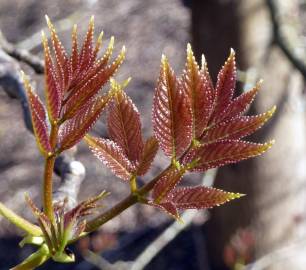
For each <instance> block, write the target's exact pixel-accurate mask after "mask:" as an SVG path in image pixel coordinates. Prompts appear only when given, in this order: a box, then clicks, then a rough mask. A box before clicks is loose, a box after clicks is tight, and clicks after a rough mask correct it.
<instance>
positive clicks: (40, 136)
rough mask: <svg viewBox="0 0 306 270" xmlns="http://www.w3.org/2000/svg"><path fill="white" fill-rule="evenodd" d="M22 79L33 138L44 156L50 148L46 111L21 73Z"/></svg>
mask: <svg viewBox="0 0 306 270" xmlns="http://www.w3.org/2000/svg"><path fill="white" fill-rule="evenodd" d="M22 79H23V83H24V86H25V90H26V93H27V97H28V102H29V105H30V111H31V117H32V124H33V129H34V134H35V139H36V142H37V145H38V148H39V150H40V151H41V153H42V154H43V155H44V156H47V155H48V154H49V153H50V152H51V151H52V150H51V145H50V141H49V128H48V122H47V121H48V120H47V113H46V110H45V107H44V105H43V103H42V102H41V100H40V98H39V97H38V96H37V94H36V93H35V92H34V90H33V89H32V87H31V85H30V82H29V80H28V78H26V76H25V75H24V73H22Z"/></svg>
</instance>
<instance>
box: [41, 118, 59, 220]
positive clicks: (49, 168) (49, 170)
mask: <svg viewBox="0 0 306 270" xmlns="http://www.w3.org/2000/svg"><path fill="white" fill-rule="evenodd" d="M57 135H58V125H57V123H53V124H52V125H51V132H50V145H51V149H52V150H53V152H52V153H51V155H50V156H48V157H47V158H46V160H45V171H44V184H43V208H44V213H45V214H46V215H47V216H48V217H49V219H50V220H51V221H54V211H53V198H52V193H53V179H52V177H53V169H54V163H55V159H56V155H55V154H54V152H55V147H56V142H57Z"/></svg>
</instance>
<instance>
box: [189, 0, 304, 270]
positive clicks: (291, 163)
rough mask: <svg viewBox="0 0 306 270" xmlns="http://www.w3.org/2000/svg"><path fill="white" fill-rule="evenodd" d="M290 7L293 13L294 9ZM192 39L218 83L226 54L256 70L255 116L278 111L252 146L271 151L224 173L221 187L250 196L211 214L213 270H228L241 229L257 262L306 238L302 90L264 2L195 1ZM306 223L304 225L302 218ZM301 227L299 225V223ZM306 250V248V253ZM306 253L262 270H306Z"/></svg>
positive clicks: (301, 251) (241, 65)
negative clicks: (226, 258)
mask: <svg viewBox="0 0 306 270" xmlns="http://www.w3.org/2000/svg"><path fill="white" fill-rule="evenodd" d="M294 4H295V1H292V2H291V4H290V5H294ZM192 10H193V12H192V13H193V15H192V22H193V26H192V32H193V42H194V48H195V49H196V55H197V56H199V55H200V53H202V52H204V53H205V56H206V58H207V60H208V65H209V67H210V70H211V71H212V73H213V77H214V78H215V77H216V73H217V70H218V68H220V66H221V64H222V63H223V62H224V59H225V58H226V56H227V54H228V52H229V48H230V47H233V48H234V49H235V50H236V52H237V62H238V68H239V69H241V70H246V69H247V68H250V67H253V68H255V70H256V72H257V74H258V77H259V78H263V79H264V84H263V87H262V88H263V89H262V90H261V92H260V93H259V95H258V97H257V99H256V101H255V103H254V105H253V106H252V110H251V113H261V112H264V111H266V110H268V109H270V108H271V107H272V106H273V105H277V107H278V108H277V113H276V114H275V115H274V117H273V119H272V120H270V122H269V123H268V124H266V125H265V126H264V127H263V128H262V130H261V131H260V132H258V133H256V135H255V136H252V138H250V140H252V141H256V142H265V141H268V140H270V139H272V138H274V139H275V140H276V143H275V145H274V146H273V147H272V149H271V150H270V151H268V152H267V153H265V154H264V155H263V156H261V157H257V158H254V159H251V160H248V161H244V162H241V163H239V164H235V165H230V166H226V167H224V168H222V169H220V171H219V173H218V176H217V180H216V186H217V187H220V188H223V189H225V190H229V191H234V192H240V193H246V194H247V196H246V197H244V198H243V199H241V200H237V201H235V202H232V203H229V204H228V205H226V206H222V207H220V208H217V209H215V210H214V211H212V217H211V220H210V222H209V223H208V225H207V232H208V233H207V234H208V249H209V252H210V258H211V260H212V265H213V267H214V269H223V268H224V267H225V266H224V263H223V249H224V246H225V244H226V243H227V242H228V241H229V239H230V238H231V236H233V234H234V233H235V232H236V230H237V229H238V228H246V227H248V228H249V229H251V230H252V231H253V233H254V236H255V238H256V244H255V259H256V258H259V257H261V256H263V255H265V254H267V253H270V252H272V251H273V250H275V249H277V248H280V247H283V246H285V245H287V244H289V243H292V242H295V241H297V240H299V239H301V238H302V237H305V234H306V233H305V230H306V222H305V218H304V217H305V206H306V196H305V190H306V170H305V161H306V154H305V153H306V152H305V150H306V146H305V138H306V136H305V133H306V131H305V113H304V105H303V99H304V98H303V93H302V90H303V82H302V78H301V76H300V74H299V73H298V72H297V71H296V70H295V69H294V68H293V67H292V66H291V64H290V63H289V62H288V60H287V58H286V57H285V56H284V54H283V53H282V51H281V50H280V49H279V47H278V46H277V44H273V45H272V41H273V31H272V25H271V20H270V14H269V10H268V7H267V5H266V2H265V1H263V0H249V1H243V0H240V1H221V0H218V1H217V0H211V1H203V0H194V1H193V7H192ZM300 217H302V218H300ZM297 220H299V222H297ZM305 246H306V245H305ZM305 254H306V247H304V248H300V249H299V250H298V251H297V252H295V254H294V256H293V257H291V258H283V259H284V260H282V261H277V260H274V261H273V262H271V265H270V267H269V268H264V269H278V270H281V269H286V270H287V269H294V270H296V269H305V265H306V256H305Z"/></svg>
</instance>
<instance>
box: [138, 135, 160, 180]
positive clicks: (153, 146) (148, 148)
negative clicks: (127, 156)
mask: <svg viewBox="0 0 306 270" xmlns="http://www.w3.org/2000/svg"><path fill="white" fill-rule="evenodd" d="M157 150H158V142H157V140H156V139H155V138H154V137H150V138H149V139H148V140H147V141H146V143H145V145H144V148H143V152H142V155H141V157H140V160H139V165H138V167H137V175H144V174H145V173H146V172H147V171H148V170H149V169H150V167H151V164H152V162H153V160H154V158H155V156H156V153H157Z"/></svg>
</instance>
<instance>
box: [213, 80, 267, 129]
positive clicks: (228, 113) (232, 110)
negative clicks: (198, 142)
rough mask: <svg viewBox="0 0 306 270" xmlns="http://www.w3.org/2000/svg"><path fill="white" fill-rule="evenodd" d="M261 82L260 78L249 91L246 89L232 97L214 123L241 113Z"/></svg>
mask: <svg viewBox="0 0 306 270" xmlns="http://www.w3.org/2000/svg"><path fill="white" fill-rule="evenodd" d="M261 84H262V81H261V80H260V81H259V82H258V83H257V84H256V86H255V87H253V88H252V89H251V90H250V91H247V92H245V93H243V94H241V95H240V96H238V97H236V98H235V99H233V100H232V101H231V102H230V103H229V104H228V106H227V108H226V109H225V110H224V111H223V112H222V113H221V114H220V115H219V116H218V121H216V123H217V122H220V121H224V120H227V119H231V118H233V117H236V116H239V115H241V114H243V113H244V112H245V111H246V110H247V109H248V107H249V106H250V104H251V103H252V101H253V100H254V98H255V96H256V94H257V93H258V91H259V89H260V87H261Z"/></svg>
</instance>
